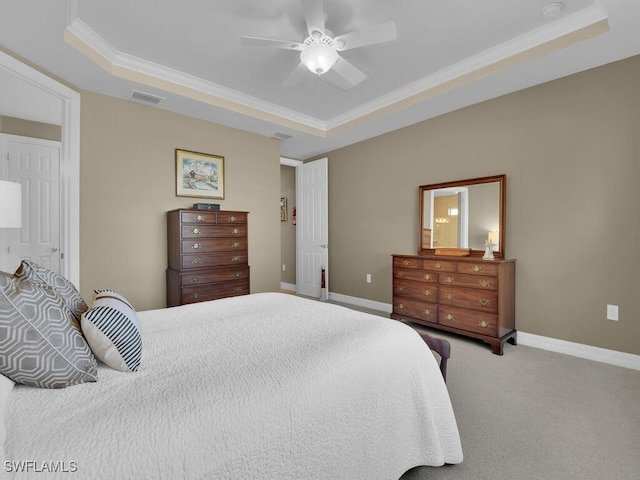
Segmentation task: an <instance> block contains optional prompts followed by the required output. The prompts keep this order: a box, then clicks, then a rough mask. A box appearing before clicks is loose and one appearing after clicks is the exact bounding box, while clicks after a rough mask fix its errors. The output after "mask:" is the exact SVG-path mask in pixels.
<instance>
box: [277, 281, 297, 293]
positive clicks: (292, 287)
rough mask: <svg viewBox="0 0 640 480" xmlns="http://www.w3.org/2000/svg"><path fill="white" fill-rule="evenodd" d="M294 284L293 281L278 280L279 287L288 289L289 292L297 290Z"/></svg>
mask: <svg viewBox="0 0 640 480" xmlns="http://www.w3.org/2000/svg"><path fill="white" fill-rule="evenodd" d="M296 288H297V287H296V284H295V283H284V282H280V289H281V290H288V291H290V292H297V290H296Z"/></svg>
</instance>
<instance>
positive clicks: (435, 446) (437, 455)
mask: <svg viewBox="0 0 640 480" xmlns="http://www.w3.org/2000/svg"><path fill="white" fill-rule="evenodd" d="M137 315H138V318H139V321H140V326H141V332H142V342H143V349H142V361H141V364H140V368H139V369H138V370H137V371H136V372H133V373H130V372H122V371H118V370H115V369H113V368H110V367H109V366H107V365H104V364H102V363H98V367H97V369H98V381H96V382H90V383H82V384H78V385H74V386H70V387H68V388H62V389H47V388H34V387H29V386H25V385H19V384H16V385H15V386H13V385H12V386H6V385H5V386H4V387H1V388H4V394H3V395H4V399H1V398H0V404H4V406H3V407H4V408H3V413H4V427H5V430H6V439H5V442H4V450H5V452H4V453H5V458H4V470H5V471H11V472H12V473H15V472H16V471H20V469H22V470H23V471H24V470H28V471H30V472H35V471H43V469H44V471H46V472H47V473H48V475H49V476H51V477H57V476H60V477H65V478H67V477H68V476H69V472H70V471H73V472H75V473H76V475H75V476H76V477H77V478H87V479H89V478H90V479H101V478H104V479H112V478H122V479H128V478H136V479H146V478H149V479H159V478H185V479H187V478H188V479H249V478H251V479H278V480H283V479H296V480H299V479H314V478H317V479H332V480H335V479H349V480H353V479H367V480H376V479H379V480H393V479H398V478H399V477H400V476H402V474H403V473H404V472H406V471H407V470H409V469H410V468H412V467H414V466H418V465H431V466H440V465H443V464H456V463H460V462H461V461H462V458H463V457H462V449H461V444H460V438H459V435H458V429H457V425H456V421H455V416H454V412H453V410H452V407H451V402H450V400H449V395H448V392H447V388H446V385H445V382H444V381H443V378H442V375H441V372H440V370H439V369H438V363H437V361H436V358H435V357H434V355H433V354H432V352H431V351H430V350H429V348H428V347H427V346H426V344H425V343H424V341H423V340H422V339H421V338H420V336H419V335H418V334H417V333H416V332H415V331H414V330H413V329H412V328H410V327H409V326H407V325H404V324H402V323H400V322H397V321H394V320H390V319H386V318H382V317H378V316H374V315H369V314H366V313H362V312H357V311H353V310H350V309H347V308H344V307H340V306H337V305H332V304H328V303H325V302H318V301H315V300H309V299H303V298H299V297H296V296H293V295H286V294H281V293H256V294H252V295H247V296H243V297H234V298H227V299H221V300H215V301H211V302H202V303H196V304H191V305H184V306H179V307H173V308H166V309H159V310H151V311H144V312H137ZM4 380H6V379H4ZM5 383H6V382H5ZM20 462H23V463H22V464H21V463H20ZM28 462H31V464H29V465H30V466H28V467H27V463H28ZM18 476H19V475H18Z"/></svg>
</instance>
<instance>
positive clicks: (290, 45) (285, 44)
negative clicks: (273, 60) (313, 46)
mask: <svg viewBox="0 0 640 480" xmlns="http://www.w3.org/2000/svg"><path fill="white" fill-rule="evenodd" d="M240 41H241V42H242V45H245V46H251V47H271V48H282V49H284V50H297V51H300V50H302V47H303V45H302V44H301V43H299V42H290V41H288V40H276V39H275V38H259V37H241V38H240Z"/></svg>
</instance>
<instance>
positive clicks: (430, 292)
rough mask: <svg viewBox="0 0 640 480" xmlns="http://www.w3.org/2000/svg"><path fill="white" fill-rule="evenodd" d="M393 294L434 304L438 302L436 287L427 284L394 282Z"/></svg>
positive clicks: (432, 284) (433, 284) (407, 281)
mask: <svg viewBox="0 0 640 480" xmlns="http://www.w3.org/2000/svg"><path fill="white" fill-rule="evenodd" d="M393 294H394V295H402V296H403V297H411V298H415V299H419V300H424V301H431V302H433V303H435V302H437V301H438V285H436V284H435V283H429V282H425V283H422V282H420V283H417V282H412V281H411V280H394V281H393Z"/></svg>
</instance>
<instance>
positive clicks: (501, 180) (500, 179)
mask: <svg viewBox="0 0 640 480" xmlns="http://www.w3.org/2000/svg"><path fill="white" fill-rule="evenodd" d="M494 182H497V183H498V184H499V185H500V223H499V238H500V249H499V250H495V251H494V252H493V256H494V257H495V258H505V229H506V218H507V217H506V207H507V189H506V187H507V176H506V175H493V176H490V177H479V178H469V179H467V180H458V181H455V182H443V183H434V184H432V185H421V186H420V187H418V212H419V213H418V214H419V215H420V217H419V225H420V230H419V231H418V255H434V254H435V252H436V249H435V248H422V231H423V229H424V225H423V220H424V216H423V214H424V212H423V209H424V201H423V198H424V193H425V192H427V191H429V190H437V189H439V188H452V187H464V186H469V185H478V184H482V183H494ZM469 255H471V256H478V257H479V256H482V255H484V250H473V249H472V250H471V251H470V253H469Z"/></svg>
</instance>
